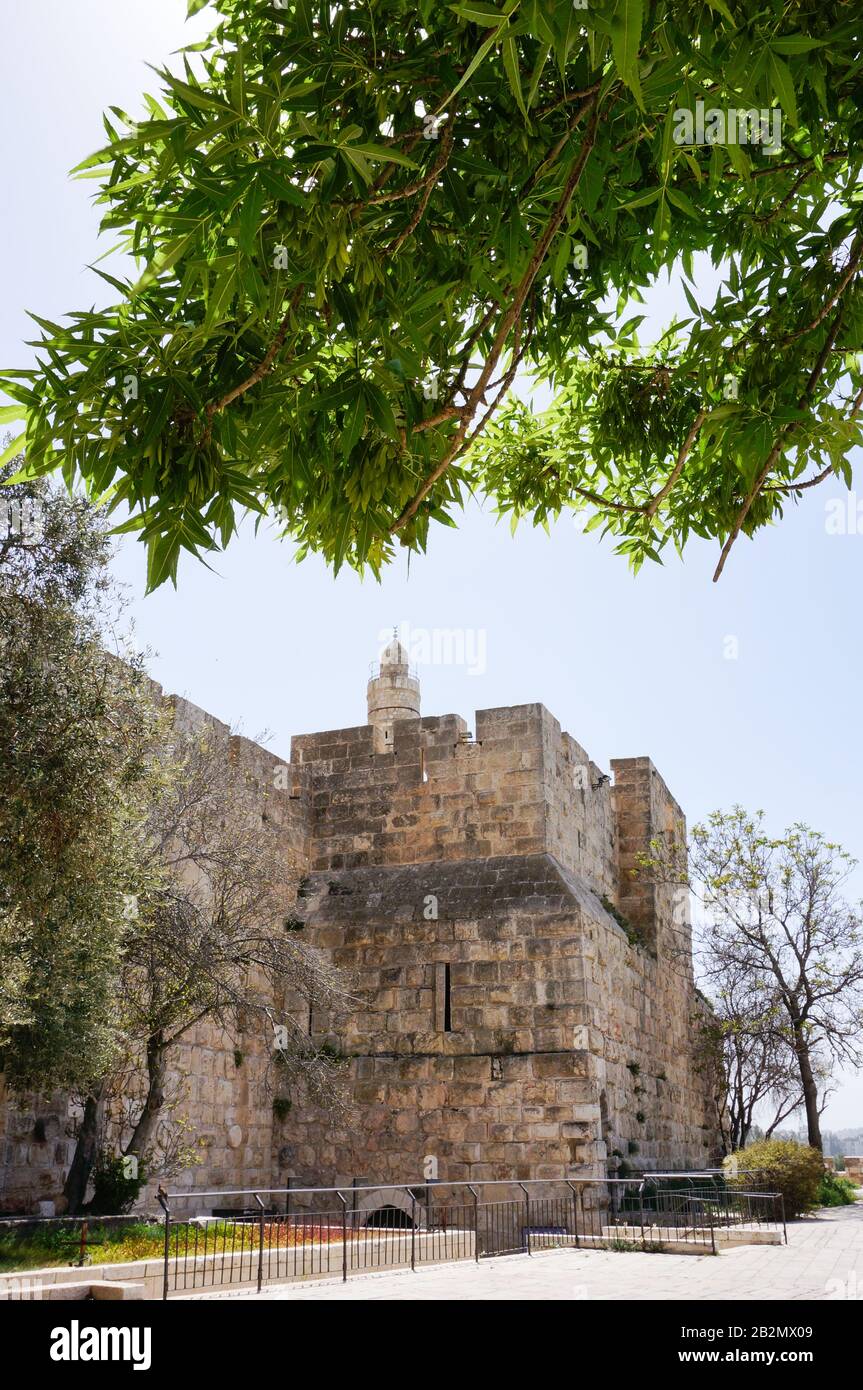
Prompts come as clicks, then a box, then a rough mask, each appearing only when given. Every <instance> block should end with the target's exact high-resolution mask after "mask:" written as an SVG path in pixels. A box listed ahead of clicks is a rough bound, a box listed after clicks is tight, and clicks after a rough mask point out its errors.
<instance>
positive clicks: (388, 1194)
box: [345, 1187, 425, 1229]
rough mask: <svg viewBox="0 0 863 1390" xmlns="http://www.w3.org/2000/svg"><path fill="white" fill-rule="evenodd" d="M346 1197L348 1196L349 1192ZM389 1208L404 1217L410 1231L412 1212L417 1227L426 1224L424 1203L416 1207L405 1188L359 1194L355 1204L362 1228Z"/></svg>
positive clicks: (376, 1189)
mask: <svg viewBox="0 0 863 1390" xmlns="http://www.w3.org/2000/svg"><path fill="white" fill-rule="evenodd" d="M345 1196H347V1192H346V1193H345ZM387 1207H389V1208H390V1209H391V1210H393V1209H394V1210H395V1211H396V1212H399V1213H401V1214H402V1215H403V1217H404V1218H405V1224H406V1226H407V1228H408V1229H409V1228H410V1225H411V1213H412V1212H413V1215H414V1218H415V1221H416V1225H417V1227H420V1226H422V1225H424V1224H425V1219H424V1218H425V1209H424V1207H423V1205H422V1203H421V1202H419V1201H418V1202H417V1203H416V1205H415V1207H414V1206H413V1205H412V1203H411V1196H410V1193H409V1192H408V1191H406V1189H405V1188H403V1187H376V1188H374V1189H373V1190H372V1191H370V1192H359V1193H357V1197H356V1200H355V1202H354V1211H355V1212H356V1213H357V1217H358V1221H359V1224H360V1225H362V1226H367V1225H368V1224H369V1222H370V1220H371V1218H372V1217H374V1216H375V1215H376V1214H377V1213H378V1212H382V1211H383V1210H384V1209H385V1208H387ZM379 1220H380V1218H379ZM375 1224H378V1223H377V1222H376V1223H375Z"/></svg>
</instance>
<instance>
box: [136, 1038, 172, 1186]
mask: <svg viewBox="0 0 863 1390" xmlns="http://www.w3.org/2000/svg"><path fill="white" fill-rule="evenodd" d="M166 1052H167V1048H166V1047H165V1041H164V1035H163V1034H162V1033H154V1034H153V1035H152V1037H149V1038H148V1039H147V1078H148V1085H147V1099H146V1100H145V1102H144V1109H143V1110H142V1111H141V1114H140V1116H139V1118H138V1123H137V1124H136V1125H135V1129H134V1132H133V1134H132V1138H131V1139H130V1140H129V1142H128V1144H127V1145H126V1153H127V1154H135V1155H136V1157H137V1159H138V1162H139V1163H142V1162H143V1161H144V1156H145V1154H146V1152H147V1150H148V1148H149V1146H150V1144H151V1142H152V1140H153V1138H154V1136H155V1133H156V1128H157V1126H158V1123H159V1117H160V1115H161V1113H162V1106H163V1105H164V1103H165V1077H166V1072H167V1064H166V1056H165V1054H166Z"/></svg>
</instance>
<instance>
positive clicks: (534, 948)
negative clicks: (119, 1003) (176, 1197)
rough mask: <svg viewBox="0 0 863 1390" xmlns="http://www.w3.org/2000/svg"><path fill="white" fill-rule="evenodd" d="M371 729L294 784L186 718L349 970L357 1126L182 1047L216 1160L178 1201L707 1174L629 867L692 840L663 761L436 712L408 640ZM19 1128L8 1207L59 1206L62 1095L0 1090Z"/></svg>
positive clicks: (299, 742)
mask: <svg viewBox="0 0 863 1390" xmlns="http://www.w3.org/2000/svg"><path fill="white" fill-rule="evenodd" d="M368 709H369V722H368V723H367V724H365V725H361V726H359V727H356V728H348V729H341V730H336V731H330V732H326V733H318V734H310V735H303V736H301V737H297V738H294V740H293V743H292V750H291V761H290V763H289V764H285V763H282V762H280V761H279V759H278V758H277V757H275V756H274V755H273V754H271V753H269V752H268V751H267V750H265V749H263V748H261V747H259V746H258V745H257V744H254V743H252V742H251V741H250V740H247V739H239V738H236V737H232V736H231V734H230V731H229V730H228V729H227V728H226V726H224V725H218V724H217V723H216V721H212V720H210V717H209V716H206V715H204V714H203V713H202V712H201V711H197V710H195V708H194V707H193V706H190V705H188V704H187V703H186V702H185V701H175V710H176V715H175V717H176V719H177V720H178V721H179V722H188V721H193V722H194V721H196V720H201V719H206V720H209V722H210V724H211V725H212V726H213V727H214V728H217V729H218V730H219V731H220V735H221V736H223V737H224V740H225V748H226V756H227V757H229V758H231V759H232V760H233V761H234V762H235V764H236V766H237V772H238V776H240V777H242V779H243V784H244V789H245V794H246V795H248V794H249V792H250V791H251V793H252V796H253V803H252V804H254V805H257V806H258V807H259V809H260V814H261V816H262V818H263V819H264V820H265V821H266V823H267V826H268V828H269V830H270V831H271V833H273V834H276V835H278V836H279V837H280V839H279V843H280V845H281V846H283V848H284V853H285V859H286V863H287V862H288V860H289V859H290V861H291V862H292V863H293V864H299V865H300V866H301V872H300V873H299V874H298V875H297V883H296V890H295V893H294V897H295V905H294V907H293V908H292V909H291V914H292V915H291V916H290V917H289V918H288V919H287V921H286V924H285V926H286V929H290V930H294V931H299V932H302V934H303V938H304V939H305V940H306V941H307V942H308V943H309V944H310V945H312V946H315V947H317V948H318V949H320V950H321V951H322V952H324V953H326V954H327V955H328V956H329V957H330V958H331V959H332V961H333V962H334V963H335V964H336V965H338V966H339V967H340V968H341V969H342V970H343V971H344V972H345V974H346V976H347V977H348V979H349V980H350V985H351V1002H350V1005H349V1006H346V1007H345V1008H344V1010H342V1011H341V1012H339V1013H337V1014H333V1015H332V1016H330V1017H324V1016H322V1015H321V1013H320V1011H317V1010H314V1009H312V1010H310V1011H309V1010H307V1011H306V1012H307V1014H308V1017H307V1018H306V1019H305V1021H304V1027H306V1028H307V1029H308V1030H310V1032H311V1037H312V1040H313V1041H314V1042H316V1043H317V1044H318V1045H326V1046H327V1048H328V1049H329V1050H331V1051H332V1052H333V1053H335V1054H337V1055H338V1056H340V1057H341V1058H342V1059H343V1064H342V1074H343V1078H344V1080H343V1084H344V1086H345V1087H346V1090H347V1100H348V1107H347V1112H346V1116H345V1118H344V1119H342V1120H337V1121H334V1120H332V1119H331V1118H330V1117H328V1116H327V1115H326V1114H324V1113H321V1112H320V1111H318V1110H316V1109H315V1108H314V1107H312V1106H309V1105H308V1104H307V1103H306V1102H305V1101H304V1099H303V1097H302V1096H300V1095H295V1096H291V1097H288V1098H289V1099H290V1100H291V1102H292V1103H291V1106H290V1108H288V1107H287V1106H285V1105H278V1104H276V1105H274V1103H273V1102H274V1097H273V1092H272V1072H273V1068H272V1066H271V1065H270V1063H271V1051H272V1047H273V1041H272V1039H267V1038H244V1039H240V1040H237V1039H230V1038H226V1037H225V1036H224V1035H220V1034H219V1033H217V1032H216V1031H215V1030H213V1029H211V1028H208V1027H202V1028H200V1029H198V1030H197V1031H196V1033H195V1034H193V1035H191V1036H190V1038H189V1040H188V1042H187V1043H185V1044H184V1045H183V1047H181V1048H179V1049H178V1050H177V1052H178V1055H177V1057H176V1058H175V1071H176V1073H177V1081H178V1085H180V1086H181V1087H182V1088H183V1094H184V1096H185V1100H184V1105H185V1111H184V1113H185V1114H186V1116H187V1118H188V1121H189V1123H190V1125H191V1127H192V1129H193V1131H194V1132H195V1133H196V1134H197V1135H198V1136H199V1137H201V1138H202V1139H203V1140H204V1143H205V1145H206V1148H205V1158H204V1161H203V1162H202V1163H200V1164H198V1165H197V1166H196V1167H193V1168H189V1169H187V1170H186V1171H185V1172H184V1173H183V1175H182V1176H181V1178H180V1179H179V1180H176V1179H175V1180H174V1181H173V1185H174V1186H184V1187H187V1188H189V1189H197V1190H199V1191H203V1190H207V1189H213V1188H217V1187H237V1188H250V1187H254V1186H255V1185H256V1184H260V1185H265V1186H272V1187H277V1188H280V1187H284V1186H287V1185H288V1184H291V1185H293V1186H297V1185H320V1186H325V1185H336V1184H338V1185H347V1186H349V1185H350V1184H351V1182H352V1181H357V1182H359V1183H377V1182H380V1183H387V1182H396V1181H399V1182H416V1183H419V1182H420V1181H421V1180H422V1178H423V1177H429V1176H437V1177H438V1178H439V1179H441V1180H444V1181H457V1180H475V1181H479V1180H481V1179H513V1180H522V1181H523V1180H526V1179H529V1178H544V1177H548V1178H574V1177H587V1176H603V1175H605V1174H606V1173H611V1174H614V1173H615V1172H617V1173H620V1174H625V1173H626V1172H627V1171H631V1170H632V1169H636V1168H638V1169H640V1168H684V1167H693V1168H694V1167H699V1168H700V1167H703V1166H705V1164H706V1163H708V1162H709V1161H711V1160H712V1159H713V1158H714V1157H715V1155H716V1137H715V1135H714V1133H713V1130H712V1128H711V1122H710V1109H709V1102H708V1085H707V1081H706V1080H705V1079H704V1078H702V1077H701V1076H700V1075H699V1073H698V1071H697V1069H696V1068H695V1065H694V1062H693V1058H692V1055H691V1046H690V1039H691V1036H692V1025H693V1020H694V1018H695V1016H696V1013H697V1011H698V1008H699V1004H698V997H697V995H696V991H695V988H694V983H693V976H692V960H691V948H690V933H689V925H688V920H686V919H685V913H684V912H683V911H682V910H681V904H680V902H679V901H677V902H675V901H673V899H672V894H671V892H670V891H669V890H666V889H661V888H658V887H655V886H654V885H652V884H650V883H649V882H648V881H647V879H646V878H645V877H644V875H643V874H641V875H640V874H638V873H637V872H636V869H637V856H638V854H639V853H641V852H644V851H647V850H648V847H649V845H650V842H651V840H652V839H655V838H656V837H666V838H668V839H670V840H672V841H677V840H680V839H681V837H683V836H684V835H685V825H684V818H683V814H682V812H681V810H680V808H679V806H678V805H677V803H676V802H675V801H674V799H673V797H672V796H671V794H670V792H669V791H668V789H667V787H666V786H665V783H664V782H663V780H662V778H661V777H660V775H659V773H658V772H657V771H656V769H655V768H654V767H653V765H652V763H651V762H650V760H649V758H644V757H642V758H624V759H617V760H614V761H613V762H612V764H611V767H612V771H613V777H614V780H613V783H612V781H611V779H610V778H609V777H608V776H607V775H606V774H604V773H603V772H602V771H601V769H600V768H599V767H597V766H596V765H595V764H594V763H593V762H591V761H590V759H589V757H588V755H587V754H586V753H585V751H584V749H583V748H582V747H581V746H580V745H579V744H578V743H577V742H576V741H575V739H573V738H572V737H571V736H570V735H569V734H567V733H564V732H562V730H561V728H560V725H559V724H558V722H557V721H556V720H555V719H554V718H553V717H552V716H551V715H550V714H549V712H548V711H547V710H546V709H545V708H544V707H543V706H542V705H540V704H530V705H521V706H516V707H514V708H504V709H491V710H480V711H479V712H478V713H477V715H476V722H475V732H474V735H471V734H469V733H468V729H467V725H466V724H465V722H464V720H462V719H461V718H460V717H459V716H457V715H452V714H449V715H442V716H434V717H428V716H423V715H422V714H421V712H420V692H419V684H418V682H417V680H416V678H415V676H414V675H413V673H412V672H410V671H409V669H408V665H407V658H406V655H405V652H404V650H403V648H402V647H401V646H400V644H399V643H398V642H397V641H396V640H394V641H393V642H392V643H391V644H390V646H389V647H388V648H387V650H386V651H385V653H384V656H383V659H382V662H381V664H380V667H379V669H378V670H377V671H376V674H375V675H374V677H373V678H372V680H371V681H370V682H369V690H368ZM291 886H292V888H293V884H292V885H291ZM274 1005H275V1008H276V1011H278V1010H279V1009H280V1008H281V1009H284V1010H287V1009H288V1008H289V1005H288V1004H287V1003H286V1002H285V1001H274ZM240 1053H241V1054H242V1063H241V1064H238V1063H237V1061H236V1058H237V1056H238V1055H239V1054H240ZM283 1099H286V1098H283ZM40 1121H41V1123H40ZM4 1124H5V1148H4V1150H3V1152H4V1155H5V1167H4V1169H3V1170H2V1171H0V1207H2V1208H5V1209H7V1210H9V1209H19V1210H21V1209H32V1208H33V1206H34V1204H35V1202H36V1201H37V1200H38V1199H39V1198H54V1199H56V1197H57V1195H58V1193H59V1191H60V1189H61V1188H62V1181H63V1176H64V1169H65V1165H66V1164H67V1163H68V1160H69V1147H70V1146H69V1141H68V1139H66V1138H64V1136H65V1134H66V1131H67V1129H68V1116H67V1107H66V1105H65V1102H64V1101H63V1099H62V1098H55V1101H54V1102H53V1104H51V1105H49V1104H47V1103H44V1102H43V1103H42V1104H41V1110H40V1106H39V1104H38V1103H36V1102H33V1101H25V1102H20V1101H19V1102H17V1103H13V1102H12V1101H11V1100H7V1101H6V1103H5V1104H4V1101H3V1097H2V1094H0V1140H2V1138H3V1135H4ZM42 1133H47V1134H48V1138H47V1139H46V1140H44V1141H43V1140H41V1139H39V1138H38V1137H37V1136H38V1135H39V1134H42Z"/></svg>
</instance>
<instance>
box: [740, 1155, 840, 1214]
mask: <svg viewBox="0 0 863 1390" xmlns="http://www.w3.org/2000/svg"><path fill="white" fill-rule="evenodd" d="M724 1167H725V1171H726V1173H727V1175H728V1181H729V1184H730V1185H731V1186H732V1187H740V1188H747V1187H751V1185H752V1181H753V1179H752V1176H751V1175H752V1174H753V1173H754V1174H755V1175H756V1176H757V1179H758V1180H759V1182H760V1184H761V1185H762V1186H763V1185H765V1184H766V1186H767V1188H768V1189H769V1190H770V1191H771V1192H781V1193H782V1197H783V1200H784V1203H785V1215H786V1216H787V1217H793V1216H800V1215H802V1214H803V1213H804V1212H807V1211H812V1209H813V1208H814V1207H816V1206H817V1205H818V1193H819V1189H820V1186H821V1180H822V1178H823V1176H824V1159H823V1157H822V1155H821V1153H820V1152H819V1150H818V1149H813V1148H811V1147H810V1146H808V1145H806V1144H794V1143H792V1142H791V1141H790V1140H787V1139H759V1140H757V1141H756V1143H754V1144H750V1145H749V1146H748V1147H747V1148H745V1149H740V1150H739V1151H738V1152H737V1153H734V1154H731V1155H730V1157H728V1158H726V1159H725V1161H724ZM740 1170H748V1171H740Z"/></svg>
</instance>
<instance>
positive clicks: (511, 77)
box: [503, 36, 528, 120]
mask: <svg viewBox="0 0 863 1390" xmlns="http://www.w3.org/2000/svg"><path fill="white" fill-rule="evenodd" d="M503 66H504V70H505V72H506V77H507V81H508V82H509V85H510V89H511V91H512V94H513V96H514V97H515V99H516V102H517V104H518V109H519V111H520V112H521V114H522V115H523V116H524V119H525V120H527V119H528V115H527V107H526V106H525V104H524V93H523V92H522V90H521V75H520V73H519V68H518V48H517V47H516V42H515V39H514V38H512V37H511V36H507V37H506V38H505V39H504V41H503Z"/></svg>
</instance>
